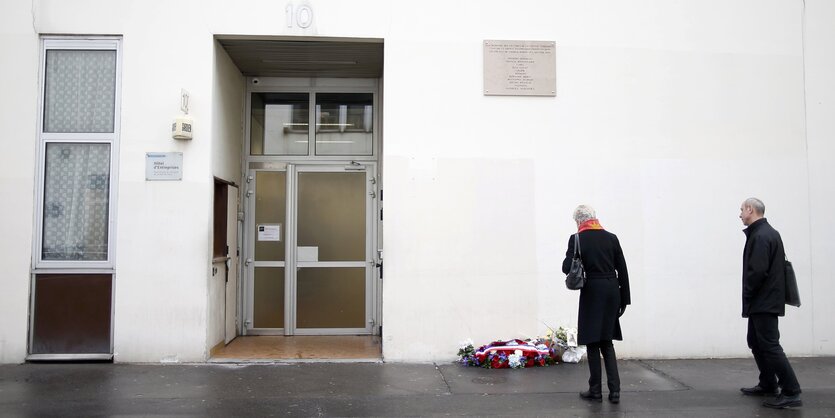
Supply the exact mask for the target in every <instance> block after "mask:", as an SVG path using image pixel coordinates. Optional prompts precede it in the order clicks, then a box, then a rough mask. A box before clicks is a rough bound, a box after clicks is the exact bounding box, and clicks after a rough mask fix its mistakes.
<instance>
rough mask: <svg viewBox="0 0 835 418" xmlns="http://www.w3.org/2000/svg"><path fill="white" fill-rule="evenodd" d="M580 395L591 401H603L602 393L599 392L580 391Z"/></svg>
mask: <svg viewBox="0 0 835 418" xmlns="http://www.w3.org/2000/svg"><path fill="white" fill-rule="evenodd" d="M580 397H581V398H583V399H585V400H587V401H592V402H603V394H602V393H600V392H592V391H590V390H589V391H585V392H580Z"/></svg>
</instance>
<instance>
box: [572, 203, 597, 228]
mask: <svg viewBox="0 0 835 418" xmlns="http://www.w3.org/2000/svg"><path fill="white" fill-rule="evenodd" d="M596 218H597V214H595V213H594V208H592V207H591V206H589V205H580V206H577V209H574V221H575V222H577V223H578V224H579V223H583V222H585V221H587V220H589V219H596Z"/></svg>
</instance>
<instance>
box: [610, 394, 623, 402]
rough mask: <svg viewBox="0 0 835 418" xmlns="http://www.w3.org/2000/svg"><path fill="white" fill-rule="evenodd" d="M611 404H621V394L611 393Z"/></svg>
mask: <svg viewBox="0 0 835 418" xmlns="http://www.w3.org/2000/svg"><path fill="white" fill-rule="evenodd" d="M609 402H611V403H620V392H611V393H609Z"/></svg>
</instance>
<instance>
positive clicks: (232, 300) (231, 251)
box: [224, 185, 240, 344]
mask: <svg viewBox="0 0 835 418" xmlns="http://www.w3.org/2000/svg"><path fill="white" fill-rule="evenodd" d="M226 196H227V206H226V248H227V259H226V333H225V334H226V337H225V338H224V341H225V342H226V344H229V342H230V341H232V340H233V339H235V337H236V336H237V335H238V332H237V331H238V326H237V325H238V286H239V278H238V256H239V254H240V251H239V248H240V247H239V245H238V188H237V187H235V186H232V185H230V186H229V188H228V189H227V190H226Z"/></svg>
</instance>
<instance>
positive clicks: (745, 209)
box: [739, 198, 803, 409]
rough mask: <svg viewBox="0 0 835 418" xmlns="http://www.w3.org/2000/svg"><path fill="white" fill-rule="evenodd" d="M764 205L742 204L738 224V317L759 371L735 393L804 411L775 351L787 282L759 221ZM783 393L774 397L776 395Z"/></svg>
mask: <svg viewBox="0 0 835 418" xmlns="http://www.w3.org/2000/svg"><path fill="white" fill-rule="evenodd" d="M764 215H765V205H764V204H763V202H762V201H761V200H759V199H756V198H750V199H747V200H746V201H744V202H742V206H741V207H740V208H739V219H741V220H742V223H743V224H744V225H745V226H747V228H745V230H744V231H743V232H745V237H746V238H745V250H744V251H743V253H742V317H743V318H748V347H749V348H751V352H752V353H753V354H754V361H756V363H757V368H759V370H760V381H759V384H757V385H756V386H754V387H751V388H742V389H740V390H741V391H742V393H743V394H745V395H749V396H774V395H777V397H776V398H775V399H770V400H767V401H765V402H763V406H767V407H769V408H778V409H782V408H788V407H799V406H802V405H803V402H802V401H801V400H800V392H801V391H800V384H799V383H797V377H795V375H794V370H792V366H791V365H790V364H789V360H788V359H787V358H786V354H785V353H784V352H783V347H781V346H780V331H779V330H778V328H777V317H779V316H783V315H785V308H786V306H785V303H786V277H785V260H786V255H785V252H784V251H783V240H782V239H781V238H780V233H779V232H777V231H776V230H775V229H774V228H772V227H771V225H769V224H768V221H767V220H766V218H764V217H763V216H764ZM779 388H782V391H780V392H778V389H779Z"/></svg>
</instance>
